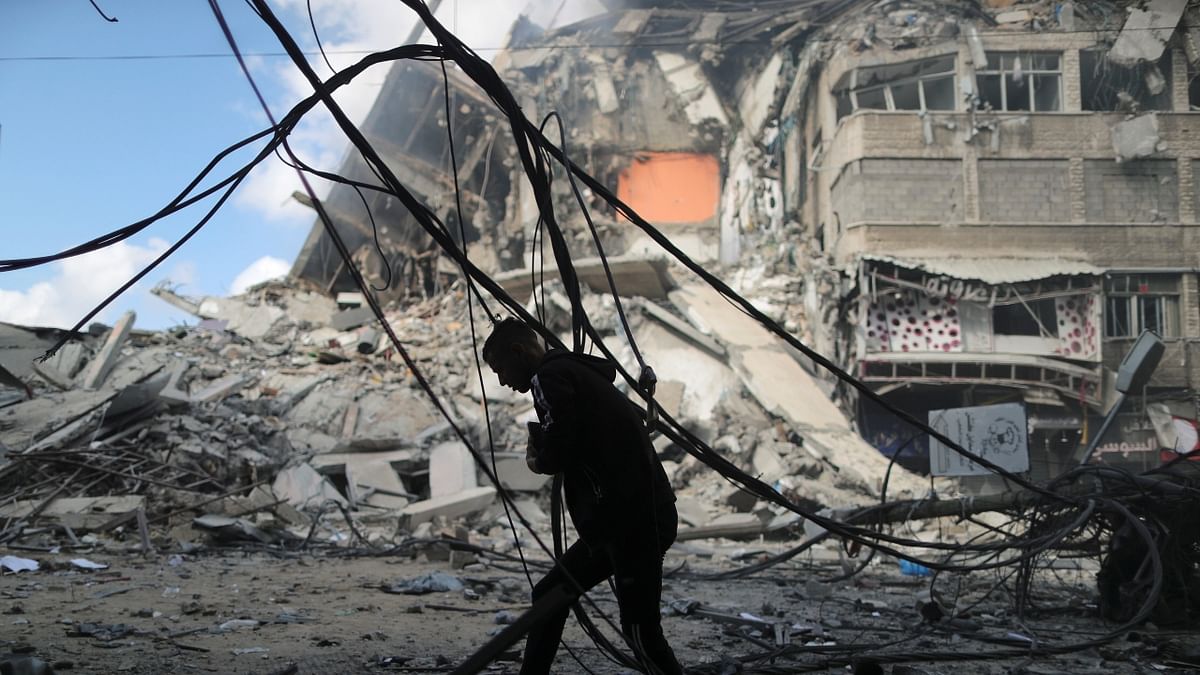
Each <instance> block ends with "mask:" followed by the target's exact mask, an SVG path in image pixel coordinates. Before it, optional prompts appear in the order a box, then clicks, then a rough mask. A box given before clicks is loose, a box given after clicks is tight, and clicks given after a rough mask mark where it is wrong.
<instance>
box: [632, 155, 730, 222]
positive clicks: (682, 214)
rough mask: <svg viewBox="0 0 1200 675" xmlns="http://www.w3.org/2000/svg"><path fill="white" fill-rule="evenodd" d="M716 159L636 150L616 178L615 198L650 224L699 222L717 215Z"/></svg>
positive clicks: (718, 194)
mask: <svg viewBox="0 0 1200 675" xmlns="http://www.w3.org/2000/svg"><path fill="white" fill-rule="evenodd" d="M720 196H721V173H720V165H718V164H717V158H716V157H713V156H712V155H698V154H694V153H690V152H645V153H638V155H637V157H636V158H634V160H633V162H632V163H630V165H629V166H628V167H626V168H625V170H624V171H622V172H621V175H620V176H619V177H618V178H617V197H619V198H620V199H621V201H623V202H625V203H626V204H628V205H629V206H631V207H633V210H634V211H637V212H638V214H639V215H641V216H642V217H643V218H645V219H646V220H648V221H650V222H651V223H702V222H705V221H707V220H710V219H711V218H713V216H715V215H717V201H718V200H719V199H720Z"/></svg>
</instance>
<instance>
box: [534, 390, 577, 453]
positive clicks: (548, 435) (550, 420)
mask: <svg viewBox="0 0 1200 675" xmlns="http://www.w3.org/2000/svg"><path fill="white" fill-rule="evenodd" d="M532 391H533V397H534V402H535V403H537V406H538V408H540V409H541V410H542V427H541V433H540V434H539V435H540V438H535V437H534V436H533V435H532V434H531V435H530V440H531V441H533V443H534V447H535V449H536V455H535V456H534V462H533V464H532V465H531V466H530V469H532V470H533V471H535V472H537V473H544V474H555V473H558V472H560V471H562V470H563V468H565V466H566V462H567V461H568V457H570V454H569V453H570V452H571V450H572V446H574V445H575V437H576V434H577V433H578V430H579V426H578V419H577V410H576V399H575V386H574V384H573V383H572V382H571V380H570V379H569V378H567V377H565V376H564V374H563V373H560V372H557V370H556V369H548V372H547V371H543V372H541V373H538V374H537V376H536V377H535V378H534V379H533V386H532Z"/></svg>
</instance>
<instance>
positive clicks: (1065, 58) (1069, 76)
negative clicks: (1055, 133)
mask: <svg viewBox="0 0 1200 675" xmlns="http://www.w3.org/2000/svg"><path fill="white" fill-rule="evenodd" d="M1185 72H1186V71H1185ZM1062 80H1063V111H1064V112H1080V111H1082V110H1083V91H1082V84H1081V81H1080V77H1079V50H1078V49H1068V50H1065V51H1064V52H1063V55H1062Z"/></svg>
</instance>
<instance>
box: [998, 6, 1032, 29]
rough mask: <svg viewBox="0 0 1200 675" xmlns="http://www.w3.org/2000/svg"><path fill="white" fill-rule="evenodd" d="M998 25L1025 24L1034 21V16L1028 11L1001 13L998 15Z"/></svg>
mask: <svg viewBox="0 0 1200 675" xmlns="http://www.w3.org/2000/svg"><path fill="white" fill-rule="evenodd" d="M995 18H996V23H998V24H1000V25H1002V26H1003V25H1005V24H1025V23H1029V22H1030V21H1032V20H1033V14H1031V13H1030V12H1029V10H1027V9H1014V10H1013V11H1011V12H1000V13H999V14H997V15H996V17H995Z"/></svg>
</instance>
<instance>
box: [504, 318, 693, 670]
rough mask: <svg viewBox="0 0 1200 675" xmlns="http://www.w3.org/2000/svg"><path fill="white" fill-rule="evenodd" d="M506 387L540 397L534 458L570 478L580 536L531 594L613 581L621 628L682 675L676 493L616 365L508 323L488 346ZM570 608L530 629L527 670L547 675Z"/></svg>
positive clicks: (651, 659) (651, 658)
mask: <svg viewBox="0 0 1200 675" xmlns="http://www.w3.org/2000/svg"><path fill="white" fill-rule="evenodd" d="M483 359H484V361H486V362H487V364H488V366H490V367H491V369H492V370H493V371H494V372H495V373H496V376H497V377H498V378H499V380H500V384H501V385H504V386H506V387H509V388H511V389H514V390H516V391H519V392H521V393H525V392H527V391H532V392H533V402H534V407H535V408H536V410H537V415H538V420H539V421H540V423H541V424H540V426H538V425H532V426H531V429H530V441H529V444H528V446H527V450H526V461H527V463H528V464H529V466H530V468H531V469H533V470H534V471H536V472H538V473H542V474H559V473H561V474H562V475H563V496H564V499H565V501H566V504H567V511H568V513H570V515H571V522H572V523H574V525H575V530H576V532H578V533H579V540H578V541H576V542H575V543H574V544H572V545H571V546H570V547H569V548H568V549H567V550H566V552H564V553H563V555H562V557H561V558H560V559H559V560H558V564H557V565H556V566H555V567H554V569H552V570H551V571H550V572H549V573H548V574H547V575H546V576H545V577H544V578H543V579H542V580H541V581H539V582H538V583H537V584H536V585H535V586H534V588H533V600H534V602H535V603H536V602H537V601H538V599H539V598H541V597H543V596H545V595H546V594H547V593H548V592H549V591H551V590H552V589H554V588H555V587H557V586H562V587H565V588H567V589H568V591H570V593H571V594H572V595H573V596H575V597H577V596H578V594H579V593H581V592H583V591H586V590H587V589H589V588H591V587H592V586H595V585H596V584H598V583H600V582H601V581H603V580H605V579H607V578H608V577H609V576H613V577H614V579H615V582H616V589H617V604H618V606H619V608H620V612H621V630H622V632H624V633H625V636H626V637H627V638H628V640H629V643H630V645H631V646H632V647H633V649H634V652H635V656H636V657H637V658H638V659H639V660H640V661H641V663H642V666H643V669H644V670H645V671H646V672H648V673H664V674H665V675H675V674H676V673H682V672H683V670H682V668H680V666H679V662H678V661H676V659H675V654H674V652H672V651H671V647H670V645H668V644H667V640H666V638H665V637H664V636H663V633H662V625H661V623H660V621H659V601H660V596H661V594H662V560H663V554H664V553H665V552H666V550H667V548H668V547H670V545H671V543H672V542H674V541H675V534H676V528H677V526H678V519H677V515H676V513H675V495H674V493H673V492H672V491H671V484H670V482H669V481H668V480H667V475H666V472H664V471H663V468H662V463H661V462H659V460H658V457H657V456H656V455H655V454H654V448H653V446H652V445H651V444H650V437H649V436H648V435H647V433H646V427H645V425H643V423H642V419H641V416H640V415H639V414H638V412H637V409H636V408H635V407H634V406H633V405H632V404H631V403H630V402H629V401H628V400H627V399H626V398H625V396H624V395H622V394H621V392H620V391H618V390H617V388H616V387H614V386H613V380H614V378H615V377H616V368H615V367H614V366H613V365H612V364H611V363H609V362H607V361H605V360H603V359H599V358H596V357H593V356H588V355H585V354H574V353H571V352H567V351H561V350H551V351H549V352H547V351H546V350H545V349H543V348H542V344H541V342H540V341H539V340H538V337H537V334H536V333H534V332H533V330H532V329H530V328H529V327H528V326H526V325H525V324H523V323H521V322H520V321H517V320H516V319H505V320H504V321H502V322H500V323H499V324H497V326H496V329H495V330H494V331H493V332H492V334H491V336H489V337H488V339H487V342H485V343H484V345H483ZM567 614H568V609H567V608H563V609H562V610H561V611H559V612H556V613H554V614H552V615H550V616H548V617H547V618H545V619H543V620H542V621H541V622H540V623H538V624H536V625H535V626H534V627H533V628H532V629H531V630H530V632H529V635H528V638H527V639H526V642H525V657H524V660H523V662H522V666H521V672H522V673H526V674H529V673H548V672H550V666H551V664H553V662H554V654H555V652H556V651H557V650H558V643H559V641H560V639H561V638H562V631H563V626H564V624H565V623H566V620H567Z"/></svg>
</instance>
